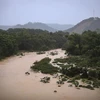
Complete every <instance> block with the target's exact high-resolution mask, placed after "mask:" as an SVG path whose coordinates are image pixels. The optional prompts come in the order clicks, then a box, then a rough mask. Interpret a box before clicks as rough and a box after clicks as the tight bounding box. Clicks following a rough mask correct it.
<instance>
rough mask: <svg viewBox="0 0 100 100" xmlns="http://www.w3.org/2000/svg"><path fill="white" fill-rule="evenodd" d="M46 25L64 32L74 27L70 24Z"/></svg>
mask: <svg viewBox="0 0 100 100" xmlns="http://www.w3.org/2000/svg"><path fill="white" fill-rule="evenodd" d="M47 25H48V26H50V27H52V28H54V29H56V30H60V31H64V30H66V29H69V28H72V27H73V26H74V25H71V24H47Z"/></svg>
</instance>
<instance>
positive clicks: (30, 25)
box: [0, 22, 57, 32]
mask: <svg viewBox="0 0 100 100" xmlns="http://www.w3.org/2000/svg"><path fill="white" fill-rule="evenodd" d="M9 28H26V29H41V30H47V31H49V32H55V31H57V30H56V29H54V28H52V27H50V26H48V25H46V24H44V23H39V22H37V23H31V22H28V23H26V24H24V25H21V24H17V25H15V26H5V25H0V29H3V30H7V29H9Z"/></svg>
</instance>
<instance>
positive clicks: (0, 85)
mask: <svg viewBox="0 0 100 100" xmlns="http://www.w3.org/2000/svg"><path fill="white" fill-rule="evenodd" d="M53 51H58V55H55V56H51V55H49V52H50V51H48V52H46V54H41V55H37V54H36V53H35V52H31V53H25V56H22V57H20V56H13V57H9V58H6V59H5V60H2V61H0V100H100V89H95V90H89V89H83V88H81V89H80V90H78V89H76V88H75V87H68V83H65V84H64V85H62V86H61V87H58V86H57V84H56V81H57V79H56V78H52V76H50V75H44V74H41V73H35V72H32V71H30V66H31V65H32V64H33V63H34V62H35V61H36V60H41V59H42V58H44V57H50V58H52V59H55V58H59V57H64V56H65V55H64V52H65V51H62V50H61V49H56V50H53ZM27 71H28V72H30V75H25V72H27ZM44 76H50V77H51V81H50V83H47V84H44V83H42V82H40V78H43V77H44ZM54 90H56V91H57V93H54Z"/></svg>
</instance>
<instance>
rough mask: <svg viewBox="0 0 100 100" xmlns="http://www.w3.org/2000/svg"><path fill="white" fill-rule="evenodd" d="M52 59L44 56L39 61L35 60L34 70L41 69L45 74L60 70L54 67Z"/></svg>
mask: <svg viewBox="0 0 100 100" xmlns="http://www.w3.org/2000/svg"><path fill="white" fill-rule="evenodd" d="M50 61H51V59H50V58H44V59H42V60H41V61H39V62H37V61H36V62H35V63H34V64H35V65H33V66H31V69H32V70H34V71H40V72H42V73H44V74H54V73H57V72H58V68H57V67H54V66H53V65H52V64H50Z"/></svg>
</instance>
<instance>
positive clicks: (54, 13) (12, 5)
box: [0, 0, 100, 25]
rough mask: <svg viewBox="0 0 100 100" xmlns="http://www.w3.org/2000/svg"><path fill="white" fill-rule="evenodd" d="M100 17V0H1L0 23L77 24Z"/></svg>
mask: <svg viewBox="0 0 100 100" xmlns="http://www.w3.org/2000/svg"><path fill="white" fill-rule="evenodd" d="M93 9H94V10H95V16H96V17H100V0H0V25H15V24H25V23H27V22H43V23H59V24H77V23H78V22H80V21H81V20H83V19H86V18H89V17H92V16H93Z"/></svg>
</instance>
